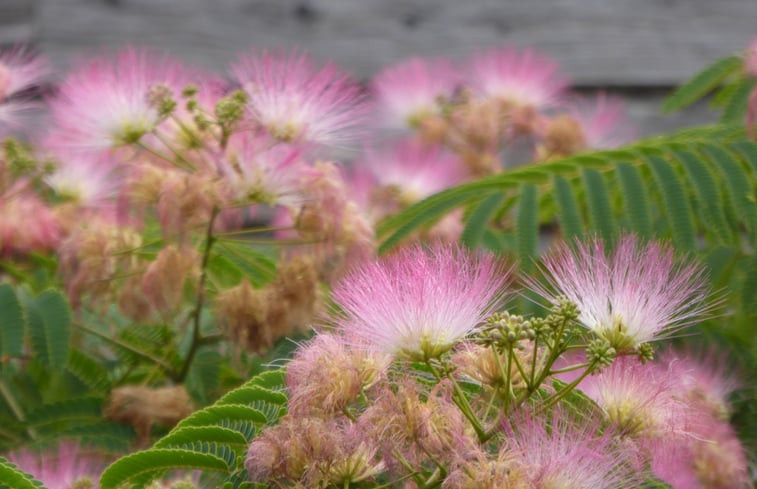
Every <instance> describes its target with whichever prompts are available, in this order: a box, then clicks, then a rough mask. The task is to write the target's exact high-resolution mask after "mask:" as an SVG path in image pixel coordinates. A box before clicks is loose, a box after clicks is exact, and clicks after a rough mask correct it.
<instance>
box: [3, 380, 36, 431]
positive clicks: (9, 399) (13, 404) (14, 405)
mask: <svg viewBox="0 0 757 489" xmlns="http://www.w3.org/2000/svg"><path fill="white" fill-rule="evenodd" d="M0 394H2V395H3V399H5V402H6V404H8V407H10V408H11V411H13V415H14V416H15V417H16V419H17V420H19V421H20V422H21V423H23V422H24V411H23V410H22V409H21V406H19V405H18V401H16V398H15V397H13V392H12V391H11V390H10V389H9V388H8V385H7V384H6V383H5V380H0ZM26 432H27V433H28V434H29V438H31V439H32V440H35V439H37V432H36V431H35V430H34V428H31V427H28V426H27V427H26Z"/></svg>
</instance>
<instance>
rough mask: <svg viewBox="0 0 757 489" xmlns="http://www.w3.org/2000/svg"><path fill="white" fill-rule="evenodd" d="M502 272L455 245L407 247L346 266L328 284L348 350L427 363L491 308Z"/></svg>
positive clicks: (504, 280) (500, 294)
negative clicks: (331, 285)
mask: <svg viewBox="0 0 757 489" xmlns="http://www.w3.org/2000/svg"><path fill="white" fill-rule="evenodd" d="M509 279H510V270H508V269H507V268H506V267H505V266H503V264H501V263H499V262H497V261H496V260H495V258H494V257H492V256H490V255H481V254H473V253H470V252H468V251H466V250H464V249H463V248H460V247H458V246H455V245H437V246H435V247H433V248H432V249H430V250H428V251H427V250H424V249H423V248H421V247H420V246H414V247H411V248H407V249H404V250H400V251H398V252H396V253H394V254H392V255H390V256H388V257H387V258H384V259H383V260H380V261H375V262H370V263H366V264H364V265H363V266H360V267H358V268H356V269H354V270H353V271H352V272H351V273H350V274H349V275H348V276H347V277H346V278H345V279H343V280H342V281H341V282H340V283H339V284H337V285H336V287H335V289H334V300H335V302H336V303H337V305H338V306H339V307H340V308H341V309H342V311H343V314H342V317H341V318H340V319H339V325H340V326H341V327H342V328H343V331H344V334H345V335H346V336H347V337H348V338H349V339H350V340H351V341H353V342H354V343H355V344H356V345H360V346H362V347H365V348H368V349H371V350H374V351H380V352H384V353H390V354H395V355H400V356H402V357H405V358H411V359H428V358H435V357H438V356H439V355H441V354H442V353H444V352H446V351H447V350H449V349H450V348H452V347H453V346H454V345H455V344H456V343H457V342H458V341H460V340H461V339H463V338H464V337H465V336H466V335H467V334H468V333H470V332H471V331H473V330H474V329H475V328H476V327H477V326H478V325H479V324H480V323H481V322H482V321H483V320H484V318H485V317H486V316H488V315H489V314H490V313H491V312H493V311H494V310H496V309H497V308H498V307H499V306H500V305H501V303H502V300H503V298H504V292H505V291H504V288H505V286H506V285H507V284H508V282H509Z"/></svg>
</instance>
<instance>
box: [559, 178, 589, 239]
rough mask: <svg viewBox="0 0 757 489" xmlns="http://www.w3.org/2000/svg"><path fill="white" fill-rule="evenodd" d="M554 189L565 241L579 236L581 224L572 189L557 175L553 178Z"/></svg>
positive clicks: (581, 231) (581, 228)
mask: <svg viewBox="0 0 757 489" xmlns="http://www.w3.org/2000/svg"><path fill="white" fill-rule="evenodd" d="M554 187H555V191H554V196H555V201H556V202H557V207H558V216H559V219H560V226H561V227H562V234H563V237H564V238H566V239H567V238H572V237H576V236H581V235H582V234H583V224H582V222H581V212H580V211H579V209H578V202H577V200H576V195H575V193H574V192H573V187H571V185H570V183H569V182H568V181H567V180H566V179H565V178H563V177H561V176H559V175H556V176H555V178H554Z"/></svg>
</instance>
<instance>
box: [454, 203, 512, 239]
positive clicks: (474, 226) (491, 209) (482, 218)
mask: <svg viewBox="0 0 757 489" xmlns="http://www.w3.org/2000/svg"><path fill="white" fill-rule="evenodd" d="M504 201H505V193H504V192H495V193H493V194H491V195H489V196H486V197H484V198H483V199H482V200H481V202H480V203H479V204H478V205H477V206H476V207H475V208H474V209H473V212H471V214H470V216H469V217H468V220H467V222H466V224H465V229H463V234H462V237H461V240H462V242H463V243H464V244H465V245H467V246H468V247H469V248H475V247H476V246H478V245H479V243H480V242H481V239H482V238H483V236H484V231H485V230H486V227H487V225H488V224H489V221H490V220H491V218H492V216H493V215H494V213H496V212H497V210H499V208H500V206H501V205H502V203H503V202H504Z"/></svg>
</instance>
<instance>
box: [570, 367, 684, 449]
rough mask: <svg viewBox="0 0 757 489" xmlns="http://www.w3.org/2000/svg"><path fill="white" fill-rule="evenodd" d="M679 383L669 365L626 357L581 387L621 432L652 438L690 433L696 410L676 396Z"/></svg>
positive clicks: (593, 376)
mask: <svg viewBox="0 0 757 489" xmlns="http://www.w3.org/2000/svg"><path fill="white" fill-rule="evenodd" d="M679 382H680V379H679V378H678V377H677V376H676V372H675V371H674V370H673V369H671V368H669V365H667V364H659V363H656V362H654V363H653V362H649V363H646V364H642V363H641V362H639V361H638V360H637V359H636V358H633V357H628V356H624V357H621V358H618V359H616V360H615V362H614V363H613V364H612V365H610V366H609V367H607V368H605V369H604V370H602V371H601V372H600V373H599V374H596V375H592V376H589V377H587V378H586V379H584V380H583V381H582V382H581V383H580V384H579V388H580V389H581V390H582V391H583V392H584V393H585V394H586V395H587V396H588V397H590V398H591V399H593V400H594V401H595V402H596V403H597V404H598V405H599V407H600V408H601V409H602V411H604V413H605V415H606V417H607V418H608V419H609V420H610V421H611V422H612V423H613V425H614V426H615V428H616V429H617V431H618V432H619V433H621V434H627V435H630V436H633V437H635V438H641V439H646V440H649V439H659V438H661V437H671V436H686V435H688V434H689V433H690V431H691V427H692V425H693V420H694V418H693V415H694V413H693V411H692V410H691V409H690V407H689V406H687V405H686V403H684V402H683V401H681V400H679V399H677V398H676V397H675V393H676V389H677V387H678V386H679Z"/></svg>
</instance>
